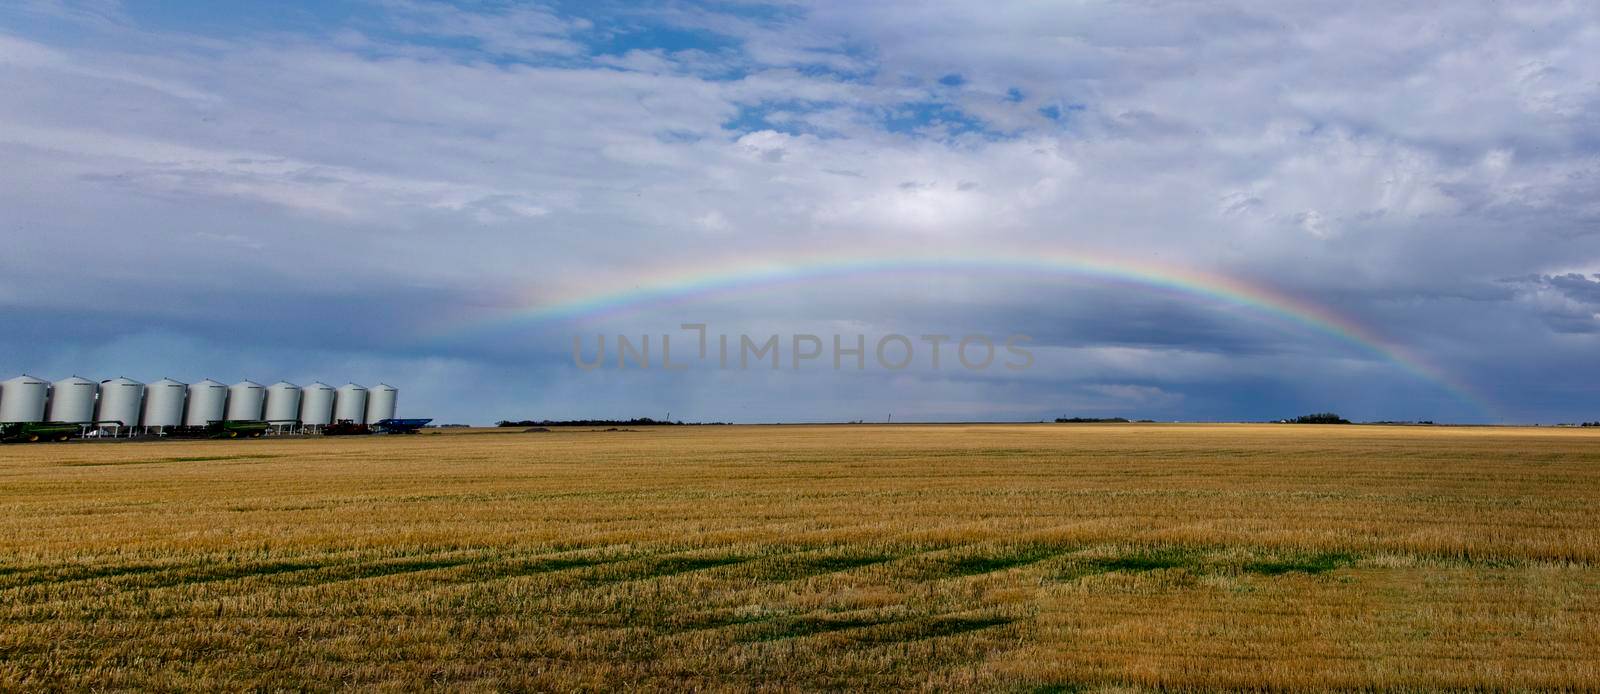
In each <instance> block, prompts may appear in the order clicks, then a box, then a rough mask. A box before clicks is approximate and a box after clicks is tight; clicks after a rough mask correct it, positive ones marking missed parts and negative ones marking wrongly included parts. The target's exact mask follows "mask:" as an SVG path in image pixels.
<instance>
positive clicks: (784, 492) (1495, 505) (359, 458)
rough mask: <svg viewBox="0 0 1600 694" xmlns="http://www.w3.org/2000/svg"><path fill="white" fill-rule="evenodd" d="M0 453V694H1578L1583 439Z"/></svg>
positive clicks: (1599, 660)
mask: <svg viewBox="0 0 1600 694" xmlns="http://www.w3.org/2000/svg"><path fill="white" fill-rule="evenodd" d="M519 434H520V430H517V429H512V430H510V431H508V432H498V431H496V432H483V431H464V432H454V431H453V432H450V433H442V434H424V435H420V436H409V437H400V436H395V437H370V438H355V437H352V438H343V439H317V438H309V439H298V440H279V441H273V440H260V441H188V442H162V443H125V444H104V443H82V444H59V445H31V446H22V445H15V446H5V447H0V615H3V620H0V688H4V689H15V688H23V687H26V688H74V689H76V688H137V689H163V688H167V689H170V688H180V689H244V688H251V689H254V688H267V689H277V688H282V689H308V690H322V689H329V688H334V687H338V686H341V685H357V686H363V687H371V688H384V689H423V688H436V687H441V686H443V687H450V688H457V689H480V690H493V689H527V688H537V689H561V690H615V689H620V688H630V689H637V688H661V689H668V688H670V689H679V688H686V687H698V688H706V689H737V690H744V689H752V688H755V689H763V688H764V689H827V688H847V689H860V688H884V689H939V690H945V689H951V688H961V689H984V690H1006V691H1093V690H1097V689H1102V688H1110V687H1133V688H1164V689H1179V690H1182V689H1215V688H1271V689H1283V690H1295V689H1304V690H1320V689H1325V688H1328V687H1349V688H1395V689H1412V690H1419V691H1420V690H1436V689H1440V688H1518V687H1520V688H1571V689H1594V688H1596V687H1597V686H1600V432H1595V431H1588V430H1575V429H1562V430H1557V429H1512V428H1442V427H1440V428H1434V427H1375V426H1373V427H1369V426H1342V427H1341V426H1292V425H1261V426H1256V425H1018V426H999V425H996V426H954V425H953V426H921V425H909V426H892V427H873V426H771V427H753V426H752V427H747V426H724V427H662V428H641V429H640V430H639V431H636V432H633V433H630V434H628V435H625V436H619V435H616V434H613V433H606V432H600V431H587V430H567V429H559V428H558V429H555V430H552V431H550V432H548V433H541V434H540V435H538V436H525V435H519Z"/></svg>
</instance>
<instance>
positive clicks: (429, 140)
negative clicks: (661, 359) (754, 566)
mask: <svg viewBox="0 0 1600 694" xmlns="http://www.w3.org/2000/svg"><path fill="white" fill-rule="evenodd" d="M0 90H3V91H4V93H6V94H7V95H8V96H7V98H5V99H0V158H3V160H4V161H6V162H7V166H4V167H0V210H4V211H5V213H4V215H3V216H0V232H3V233H4V235H5V238H6V239H7V242H8V243H7V248H6V250H5V252H4V253H3V254H0V320H4V321H5V324H6V325H7V326H8V330H6V331H5V333H4V334H3V335H0V350H3V353H4V355H5V360H4V361H3V362H0V366H3V367H4V370H6V371H10V372H16V371H24V370H26V371H28V372H30V373H37V374H38V375H42V376H50V377H59V376H64V375H67V374H68V373H74V372H77V373H85V374H86V375H93V376H99V377H110V376H113V375H120V374H127V375H130V376H135V377H142V378H145V379H147V380H148V379H154V378H159V377H161V376H163V375H172V376H175V377H179V378H188V379H199V378H202V377H207V376H209V377H215V378H223V379H236V378H244V377H252V378H256V379H257V380H260V379H277V378H290V379H301V380H310V379H314V378H320V379H323V380H329V379H345V378H355V379H357V380H369V381H377V380H386V381H388V382H391V383H395V384H396V385H399V386H401V388H402V389H403V391H404V394H403V396H402V397H403V405H402V409H403V410H406V411H407V412H408V413H410V414H416V415H421V416H430V415H431V416H437V417H440V418H443V419H463V420H468V421H478V422H484V421H492V420H494V419H499V418H504V417H515V418H522V417H552V418H555V417H568V416H571V417H578V416H638V415H648V416H660V415H663V414H665V412H667V411H669V410H670V411H671V412H672V413H673V416H674V417H680V418H693V419H736V420H761V421H778V420H782V421H798V420H842V419H858V418H868V419H876V418H880V417H882V416H886V415H887V414H888V413H890V412H894V413H896V418H897V419H911V418H929V419H990V418H995V419H1031V418H1041V417H1054V416H1058V415H1062V414H1069V415H1084V416H1094V415H1117V416H1147V417H1152V418H1158V419H1176V418H1185V419H1235V418H1275V417H1279V416H1286V415H1293V414H1298V413H1300V411H1301V410H1323V409H1337V410H1338V411H1340V412H1341V413H1344V414H1346V415H1347V416H1353V417H1359V418H1391V419H1440V420H1444V419H1451V420H1468V421H1489V420H1507V421H1533V420H1543V421H1569V420H1574V419H1584V418H1589V419H1592V418H1594V414H1595V408H1596V407H1600V401H1597V399H1596V398H1595V396H1594V395H1593V393H1595V392H1600V367H1597V366H1596V364H1595V360H1594V355H1595V354H1596V353H1597V352H1596V350H1597V348H1600V337H1597V335H1600V289H1597V287H1600V274H1597V273H1600V235H1597V232H1600V197H1596V195H1595V191H1596V190H1597V189H1600V185H1597V184H1600V11H1597V10H1596V9H1595V8H1594V6H1593V5H1590V4H1585V3H1575V2H1574V3H1559V2H1552V3H1537V4H1532V5H1529V4H1517V3H1512V4H1499V3H1496V4H1489V3H1484V4H1476V3H1466V4H1454V5H1451V6H1449V7H1446V8H1431V9H1416V10H1407V9H1403V8H1402V9H1397V8H1395V7H1392V6H1390V5H1389V4H1384V3H1316V2H1310V3H1295V4H1290V5H1286V4H1283V3H1249V2H1238V3H1227V4H1203V5H1192V4H1179V5H1167V4H1160V3H1156V4H1142V5H1126V4H1110V3H1107V4H1098V3H1091V4H1081V3H1079V4H1072V5H1066V6H1055V5H1051V4H1041V3H1027V2H1017V3H1008V2H987V3H948V4H940V3H933V4H929V3H894V2H885V3H870V4H862V3H815V4H797V5H789V4H772V5H768V4H737V5H722V4H716V5H698V4H691V3H684V4H679V3H669V4H665V5H661V6H657V7H652V8H648V9H640V8H636V7H633V6H629V5H620V4H619V5H611V4H599V5H594V6H584V7H555V6H551V7H541V6H536V5H531V4H515V5H501V4H482V3H463V4H461V5H455V4H447V3H441V2H431V1H428V0H393V1H385V2H373V3H356V4H351V5H340V6H326V5H321V4H308V5H305V6H295V5H290V6H285V7H281V8H278V7H275V9H274V10H273V11H271V12H267V11H254V10H250V9H237V8H234V9H228V10H218V9H212V10H199V9H195V10H193V11H188V12H185V11H176V10H172V9H159V8H157V7H153V6H151V5H149V4H145V3H128V4H126V5H123V4H120V3H112V2H85V3H77V2H31V3H24V4H22V5H19V6H13V7H10V8H8V9H4V10H0ZM995 249H1007V250H1008V251H1011V252H1027V250H1028V249H1043V250H1048V251H1049V252H1052V253H1058V254H1059V253H1085V254H1096V255H1102V256H1112V257H1117V258H1123V259H1126V261H1127V262H1129V263H1134V264H1138V263H1152V262H1159V263H1162V264H1165V265H1175V266H1180V267H1186V268H1192V269H1193V270H1195V271H1198V272H1207V273H1214V274H1218V275H1224V276H1228V277H1234V278H1238V279H1239V280H1240V281H1245V282H1249V283H1253V284H1256V285H1259V286H1262V287H1266V288H1270V289H1271V290H1272V291H1275V292H1281V293H1284V294H1287V295H1291V296H1294V297H1297V298H1299V299H1300V300H1303V301H1309V302H1313V303H1316V304H1319V305H1322V306H1324V307H1326V308H1327V309H1328V310H1329V311H1332V312H1335V313H1338V314H1341V315H1343V316H1345V317H1347V318H1348V319H1349V320H1351V321H1353V322H1355V323H1357V324H1360V325H1362V326H1364V328H1365V329H1367V330H1369V331H1371V332H1372V333H1373V334H1376V335H1379V336H1381V339H1382V340H1384V341H1385V342H1387V343H1389V344H1392V345H1394V346H1398V347H1400V348H1403V349H1405V350H1407V351H1409V352H1411V353H1413V354H1416V355H1420V357H1421V358H1422V359H1424V360H1425V361H1427V362H1428V363H1430V364H1431V365H1433V366H1435V367H1437V368H1438V369H1439V370H1440V371H1441V372H1443V373H1446V374H1448V375H1449V378H1450V379H1452V380H1456V381H1460V382H1463V383H1466V384H1469V385H1470V386H1471V387H1472V388H1473V389H1474V390H1476V391H1477V392H1478V393H1480V394H1481V395H1482V397H1483V398H1484V399H1485V400H1488V401H1490V402H1491V403H1492V404H1491V406H1490V407H1483V406H1480V405H1477V404H1473V403H1470V402H1463V401H1462V400H1461V399H1460V398H1457V397H1455V396H1453V395H1452V394H1451V393H1449V392H1448V391H1447V390H1445V389H1444V388H1441V387H1440V386H1439V385H1438V384H1436V383H1430V382H1428V381H1427V380H1425V379H1418V378H1416V377H1415V376H1413V375H1411V374H1409V373H1407V372H1406V371H1405V370H1404V369H1401V368H1398V367H1397V366H1396V365H1394V364H1393V363H1390V362H1388V361H1386V360H1385V359H1384V358H1383V357H1382V356H1381V355H1379V354H1376V353H1374V352H1372V351H1370V350H1363V349H1361V348H1359V347H1357V346H1352V345H1350V344H1348V343H1344V342H1341V341H1339V340H1335V339H1331V338H1329V337H1328V336H1327V335H1324V334H1320V333H1317V332H1315V331H1307V330H1305V329H1303V328H1301V327H1296V326H1294V325H1285V324H1283V323H1282V321H1274V320H1272V319H1271V318H1270V317H1264V316H1261V315H1257V314H1253V313H1251V312H1250V311H1245V310H1241V309H1239V308H1238V307H1230V306H1227V305H1218V304H1216V303H1214V302H1208V301H1206V300H1203V299H1197V298H1195V297H1192V296H1181V295H1172V294H1170V293H1162V292H1159V291H1153V290H1150V289H1148V288H1141V287H1131V286H1116V285H1107V284H1104V283H1097V282H1092V281H1086V280H1084V279H1082V278H1072V277H1056V278H1051V277H1006V276H996V275H995V274H994V273H985V272H972V273H961V272H956V273H947V274H943V275H927V274H924V275H914V276H906V275H893V276H876V277H874V276H861V277H843V278H838V279H837V280H836V281H832V282H827V283H813V284H800V285H789V286H781V287H770V288H765V289H758V290H755V291H750V292H746V293H743V294H737V293H735V294H719V295H714V296H705V297H701V298H698V299H695V300H693V301H686V302H679V303H674V304H668V305H655V306H645V307H641V308H640V309H639V310H637V311H634V312H632V313H629V314H627V315H622V316H616V317H613V318H610V319H607V320H603V321H587V322H578V323H572V322H545V323H511V324H509V327H507V324H506V323H504V322H501V323H498V325H500V326H501V327H499V328H497V329H493V330H475V331H460V330H457V331H453V332H450V333H449V334H444V335H441V334H440V329H439V326H441V325H458V324H461V323H463V322H471V321H472V320H473V319H474V318H481V317H484V316H488V317H493V316H503V315H505V314H506V313H507V312H513V313H514V312H515V311H517V310H518V309H519V308H527V307H532V306H538V305H541V304H545V303H550V302H555V301H560V300H564V299H567V298H570V297H574V296H579V297H581V296H586V295H591V294H594V293H597V292H598V293H606V292H615V291H627V290H628V289H630V288H631V287H633V286H634V285H635V284H637V283H639V282H640V281H641V279H640V278H650V277H660V276H663V275H667V276H670V275H671V274H672V272H673V270H674V269H684V268H697V267H726V268H738V267H745V266H749V265H750V264H752V263H781V262H783V261H784V259H786V258H796V257H801V256H803V255H806V254H816V253H838V254H847V255H849V254H853V255H856V256H860V257H878V258H888V257H894V256H895V254H897V253H907V252H913V251H914V252H917V253H936V254H938V255H941V256H946V257H953V258H959V257H964V256H972V257H979V256H982V255H984V254H986V253H993V252H995ZM681 322H707V323H711V324H712V325H713V329H714V330H720V331H723V332H728V333H734V334H737V333H741V332H747V333H752V334H761V335H765V334H769V333H782V334H786V335H787V334H794V333H817V334H824V335H826V334H831V333H837V332H846V333H848V334H856V333H861V334H866V335H869V336H875V335H883V334H887V333H904V334H909V335H916V334H921V333H935V332H937V333H950V334H962V333H965V332H985V333H988V334H997V335H1004V334H1010V333H1027V334H1029V335H1032V336H1034V337H1035V339H1036V340H1037V352H1038V355H1039V360H1038V364H1037V366H1036V368H1034V369H1032V370H1030V371H1029V372H1028V373H1027V374H1025V375H1024V376H1017V375H1014V374H962V373H951V372H931V371H927V370H921V371H913V372H908V373H894V374H888V373H864V374H863V373H832V372H831V371H830V372H810V373H802V374H795V373H785V372H780V373H759V374H757V373H752V372H724V371H719V370H706V369H691V370H690V371H688V372H685V373H681V374H679V373H674V374H663V373H655V372H642V373H632V372H622V373H616V372H606V373H586V372H582V371H581V370H578V369H576V368H574V367H573V365H572V363H571V357H570V355H569V354H567V348H568V346H569V344H570V340H571V336H572V335H573V334H574V333H575V332H583V333H584V334H591V333H595V332H608V333H611V334H613V335H614V334H616V333H618V332H625V333H629V334H637V333H643V332H647V331H648V332H652V333H657V334H659V333H660V332H662V331H665V330H672V329H675V328H676V326H677V325H678V324H679V323H681Z"/></svg>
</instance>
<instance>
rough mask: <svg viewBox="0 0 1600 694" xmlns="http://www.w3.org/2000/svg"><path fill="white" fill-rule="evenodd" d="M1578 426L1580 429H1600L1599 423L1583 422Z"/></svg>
mask: <svg viewBox="0 0 1600 694" xmlns="http://www.w3.org/2000/svg"><path fill="white" fill-rule="evenodd" d="M1578 426H1580V427H1600V422H1584V423H1582V424H1579V425H1578Z"/></svg>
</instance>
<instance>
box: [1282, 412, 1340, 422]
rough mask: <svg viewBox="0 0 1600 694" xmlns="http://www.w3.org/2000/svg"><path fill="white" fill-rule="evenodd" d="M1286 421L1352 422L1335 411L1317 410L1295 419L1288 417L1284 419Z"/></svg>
mask: <svg viewBox="0 0 1600 694" xmlns="http://www.w3.org/2000/svg"><path fill="white" fill-rule="evenodd" d="M1284 421H1285V422H1286V423H1288V424H1349V423H1350V420H1348V419H1345V418H1344V417H1340V416H1339V415H1338V414H1336V413H1333V412H1317V413H1315V414H1303V415H1300V416H1299V417H1295V418H1294V419H1287V420H1284Z"/></svg>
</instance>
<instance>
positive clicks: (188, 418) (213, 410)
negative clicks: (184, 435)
mask: <svg viewBox="0 0 1600 694" xmlns="http://www.w3.org/2000/svg"><path fill="white" fill-rule="evenodd" d="M227 407H228V387H227V386H225V385H222V384H221V383H218V382H216V381H213V380H211V379H209V378H208V379H206V380H204V381H201V382H199V383H196V384H194V385H192V386H189V402H188V404H187V405H185V406H184V408H183V425H184V426H186V427H203V426H205V425H207V424H210V423H212V422H220V421H222V420H223V419H226V417H227Z"/></svg>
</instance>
